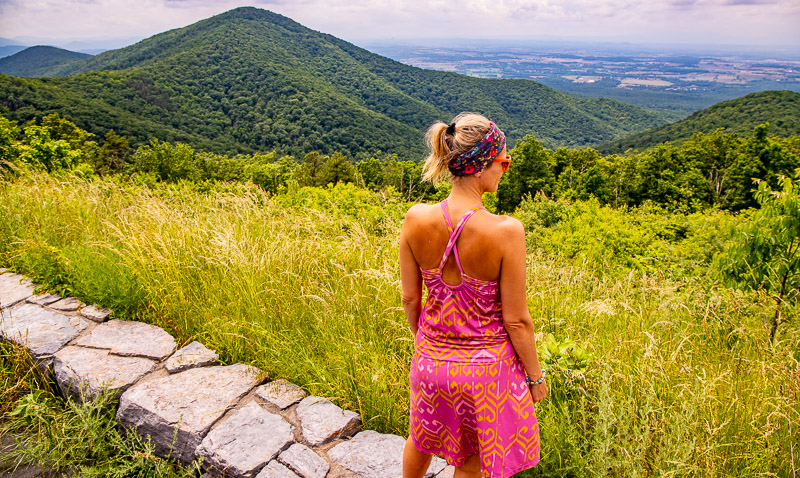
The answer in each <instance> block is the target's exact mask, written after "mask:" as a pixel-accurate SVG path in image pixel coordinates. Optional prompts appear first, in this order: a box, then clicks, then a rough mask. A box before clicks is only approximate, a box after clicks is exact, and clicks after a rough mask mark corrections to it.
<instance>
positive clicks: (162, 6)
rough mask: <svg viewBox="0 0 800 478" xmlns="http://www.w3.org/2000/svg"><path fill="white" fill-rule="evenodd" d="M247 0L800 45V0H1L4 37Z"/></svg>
mask: <svg viewBox="0 0 800 478" xmlns="http://www.w3.org/2000/svg"><path fill="white" fill-rule="evenodd" d="M242 5H252V6H256V7H260V8H266V9H269V10H272V11H275V12H278V13H281V14H283V15H286V16H288V17H290V18H292V19H294V20H296V21H298V22H300V23H302V24H304V25H306V26H308V27H310V28H313V29H315V30H319V31H322V32H325V33H330V34H333V35H335V36H338V37H340V38H344V39H346V40H349V41H354V42H356V43H358V42H363V41H364V40H367V39H378V38H385V39H398V40H399V39H413V38H475V39H518V40H524V39H537V38H538V39H541V38H549V39H564V40H603V41H628V42H638V43H670V44H708V45H726V44H728V45H729V44H740V45H745V44H756V45H783V46H790V47H795V46H796V47H798V49H800V0H430V1H411V0H251V1H249V2H247V1H236V0H220V1H212V0H135V1H131V0H0V37H3V38H18V39H24V40H25V42H26V43H28V44H30V43H32V42H34V41H36V40H41V39H50V40H51V43H52V44H60V45H61V46H63V45H65V44H67V43H68V42H70V41H75V40H90V41H91V40H93V39H106V40H108V39H118V41H120V42H122V43H123V44H128V43H132V42H133V41H136V40H139V39H142V38H145V37H148V36H151V35H153V34H156V33H159V32H162V31H165V30H168V29H172V28H178V27H182V26H186V25H189V24H191V23H194V22H196V21H198V20H201V19H203V18H207V17H210V16H212V15H215V14H218V13H221V12H224V11H226V10H229V9H231V8H235V7H237V6H242ZM115 46H122V45H115Z"/></svg>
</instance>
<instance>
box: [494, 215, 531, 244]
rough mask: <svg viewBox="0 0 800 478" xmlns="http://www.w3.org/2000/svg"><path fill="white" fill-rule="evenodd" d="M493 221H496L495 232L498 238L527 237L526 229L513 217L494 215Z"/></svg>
mask: <svg viewBox="0 0 800 478" xmlns="http://www.w3.org/2000/svg"><path fill="white" fill-rule="evenodd" d="M492 220H493V221H494V228H493V230H494V231H495V233H496V234H497V235H498V236H500V237H503V238H506V239H518V238H520V237H522V238H524V237H525V227H524V226H523V225H522V223H521V222H520V221H519V219H515V218H513V217H511V216H505V215H502V216H501V215H494V214H492Z"/></svg>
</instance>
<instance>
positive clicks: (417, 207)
mask: <svg viewBox="0 0 800 478" xmlns="http://www.w3.org/2000/svg"><path fill="white" fill-rule="evenodd" d="M435 207H436V206H435V205H433V204H423V203H419V204H414V205H413V206H411V207H410V208H409V209H408V211H407V212H406V216H405V222H406V223H413V222H417V221H423V220H425V219H426V218H427V217H429V216H430V214H431V212H432V211H433V210H434V208H435Z"/></svg>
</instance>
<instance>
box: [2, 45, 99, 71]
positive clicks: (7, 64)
mask: <svg viewBox="0 0 800 478" xmlns="http://www.w3.org/2000/svg"><path fill="white" fill-rule="evenodd" d="M89 57H91V55H88V54H86V53H79V52H76V51H70V50H65V49H63V48H56V47H54V46H45V45H37V46H32V47H28V48H25V49H24V50H21V51H18V52H16V53H14V54H12V55H9V56H6V57H4V58H0V73H3V74H6V75H11V76H26V77H31V76H47V75H48V74H49V73H51V72H53V71H55V70H57V69H60V68H63V67H66V66H67V65H69V64H71V63H73V62H75V61H80V60H82V59H84V58H89Z"/></svg>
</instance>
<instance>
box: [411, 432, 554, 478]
mask: <svg viewBox="0 0 800 478" xmlns="http://www.w3.org/2000/svg"><path fill="white" fill-rule="evenodd" d="M409 438H411V443H413V444H414V447H415V448H416V449H417V451H419V452H420V453H425V454H426V455H431V456H438V455H436V453H435V452H432V451H428V450H425V449H423V447H422V446H420V444H419V443H417V437H415V436H414V434H413V433H410V434H409ZM476 455H478V456H479V457H480V454H479V453H476ZM467 456H472V455H467ZM441 458H443V459H444V461H445V463H447V464H448V465H450V466H455V467H459V466H461V465H463V464H464V462H465V461H466V458H467V457H464V458H465V459H464V460H462V461H461V463H460V464H458V465H456V464H455V463H450V461H449V460H448V458H447V457H446V456H442V457H441ZM540 461H541V457H537V458H536V459H535V460H531V461H529V462H527V463H525V464H523V465H520V466H518V467H516V468H512V469H511V470H509V471H508V474H506V470H503V472H502V473H503V475H501V478H502V477H503V476H504V477H506V478H510V477H511V476H513V475H515V474H517V473H519V472H520V471H525V470H528V469H530V468H533V467H535V466H536V465H538V464H539V462H540ZM482 471H483V465H481V478H484V477H483V473H482ZM488 478H495V476H494V474H493V475H489V477H488Z"/></svg>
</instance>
